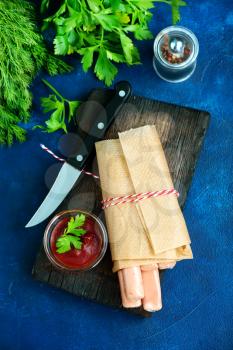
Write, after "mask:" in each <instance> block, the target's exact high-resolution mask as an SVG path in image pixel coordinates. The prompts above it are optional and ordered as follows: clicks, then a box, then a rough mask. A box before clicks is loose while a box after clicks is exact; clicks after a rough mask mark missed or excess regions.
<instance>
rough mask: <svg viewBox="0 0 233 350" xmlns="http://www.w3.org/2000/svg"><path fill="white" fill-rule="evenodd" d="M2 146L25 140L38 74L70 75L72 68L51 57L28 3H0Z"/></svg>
mask: <svg viewBox="0 0 233 350" xmlns="http://www.w3.org/2000/svg"><path fill="white" fill-rule="evenodd" d="M0 43H1V48H0V86H1V90H0V144H8V145H11V144H12V143H13V142H14V141H16V140H17V141H19V142H23V141H25V137H26V132H25V130H24V129H23V128H22V127H21V126H18V123H19V122H24V123H26V122H27V121H28V120H29V118H30V108H31V104H32V94H31V92H30V85H31V83H32V81H33V79H34V78H35V76H36V74H37V73H38V71H39V70H40V69H42V68H45V69H46V70H47V71H48V73H49V74H50V75H55V74H58V73H62V72H66V71H69V70H70V66H68V65H67V64H66V63H64V62H63V61H62V60H60V59H57V58H56V57H54V56H53V55H51V54H50V53H49V52H48V50H47V48H46V46H45V43H44V41H43V37H42V35H41V34H40V32H39V31H38V29H37V26H36V21H35V12H34V7H33V5H32V4H31V3H29V2H28V1H26V0H1V2H0Z"/></svg>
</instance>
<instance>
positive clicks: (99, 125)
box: [97, 122, 104, 130]
mask: <svg viewBox="0 0 233 350" xmlns="http://www.w3.org/2000/svg"><path fill="white" fill-rule="evenodd" d="M97 128H98V129H100V130H102V129H103V128H104V123H102V122H101V123H98V125H97Z"/></svg>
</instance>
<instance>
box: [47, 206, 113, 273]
mask: <svg viewBox="0 0 233 350" xmlns="http://www.w3.org/2000/svg"><path fill="white" fill-rule="evenodd" d="M77 214H79V215H80V214H84V215H85V222H84V225H83V226H82V228H83V229H85V231H86V233H85V234H84V235H83V236H82V248H81V249H75V248H74V247H73V248H72V249H71V250H70V251H68V252H65V253H58V252H57V248H56V241H57V239H58V238H59V237H60V236H61V235H62V234H63V233H64V230H65V228H66V227H67V224H68V222H69V220H70V218H71V217H75V216H76V215H77ZM43 245H44V250H45V253H46V255H47V257H48V259H49V260H50V262H51V263H52V264H53V265H54V266H55V267H56V268H58V269H63V270H68V271H87V270H90V269H92V268H93V267H95V266H96V265H98V264H99V262H100V261H101V260H102V258H103V256H104V254H105V252H106V249H107V245H108V236H107V231H106V229H105V226H104V224H103V223H102V221H101V220H100V219H99V218H98V217H97V216H95V215H94V214H92V213H89V212H86V211H84V210H78V209H77V210H66V211H63V212H61V213H59V214H57V215H55V216H54V217H53V218H52V220H51V221H50V222H49V224H48V226H47V227H46V229H45V233H44V239H43Z"/></svg>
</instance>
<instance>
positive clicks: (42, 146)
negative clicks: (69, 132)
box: [40, 143, 99, 179]
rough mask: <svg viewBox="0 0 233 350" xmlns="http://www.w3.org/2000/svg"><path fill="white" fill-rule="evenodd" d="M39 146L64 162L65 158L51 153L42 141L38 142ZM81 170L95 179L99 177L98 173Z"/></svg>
mask: <svg viewBox="0 0 233 350" xmlns="http://www.w3.org/2000/svg"><path fill="white" fill-rule="evenodd" d="M40 147H41V148H42V149H43V150H44V151H46V152H47V153H49V154H50V155H51V156H52V157H53V158H55V159H57V160H59V161H60V162H65V161H66V160H65V159H64V158H60V157H58V156H57V155H56V154H55V153H53V152H52V151H51V150H50V149H49V148H48V147H46V146H45V145H43V144H42V143H41V144H40ZM82 172H83V173H84V174H86V175H89V176H92V177H94V178H95V179H99V176H98V175H95V174H93V173H91V172H90V171H86V170H84V169H83V170H82Z"/></svg>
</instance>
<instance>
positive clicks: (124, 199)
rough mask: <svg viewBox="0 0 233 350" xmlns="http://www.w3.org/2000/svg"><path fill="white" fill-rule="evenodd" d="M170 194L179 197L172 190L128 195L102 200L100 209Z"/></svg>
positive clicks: (177, 193)
mask: <svg viewBox="0 0 233 350" xmlns="http://www.w3.org/2000/svg"><path fill="white" fill-rule="evenodd" d="M171 194H173V195H176V196H177V197H178V196H179V192H177V191H176V190H175V189H174V188H172V189H170V190H161V191H149V192H144V193H136V194H130V195H128V196H121V197H111V198H107V199H104V200H103V201H102V202H101V203H102V204H103V207H102V208H103V209H106V208H108V207H112V206H114V205H119V204H125V203H137V202H139V201H142V200H144V199H148V198H154V197H159V196H167V195H171Z"/></svg>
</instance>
